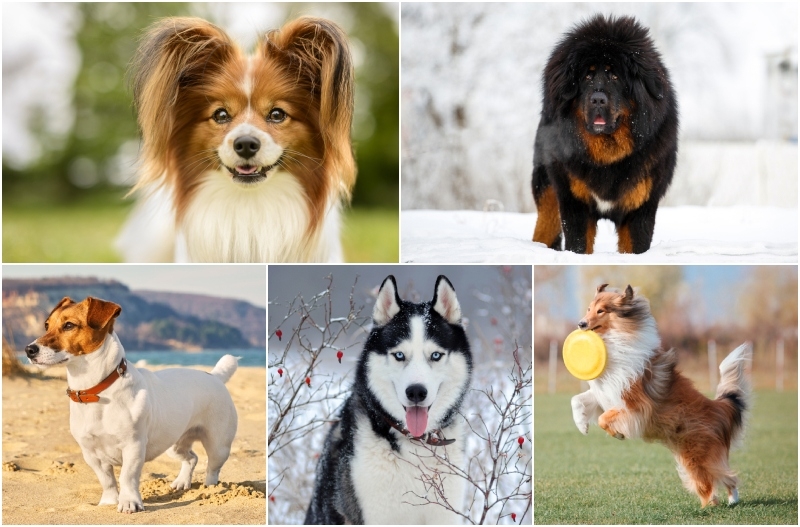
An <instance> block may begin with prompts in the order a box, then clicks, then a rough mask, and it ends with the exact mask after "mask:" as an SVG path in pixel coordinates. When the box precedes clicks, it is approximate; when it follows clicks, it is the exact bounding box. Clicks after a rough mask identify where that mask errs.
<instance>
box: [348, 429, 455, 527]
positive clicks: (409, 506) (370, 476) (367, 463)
mask: <svg viewBox="0 0 800 527" xmlns="http://www.w3.org/2000/svg"><path fill="white" fill-rule="evenodd" d="M358 426H359V432H358V433H357V434H356V437H355V448H354V451H355V455H354V457H353V460H352V466H351V476H352V481H353V485H354V487H355V490H356V495H357V497H358V502H359V506H360V508H361V512H362V515H363V520H364V523H365V524H417V525H421V524H441V525H446V524H453V523H457V522H458V518H457V516H455V515H454V514H453V513H451V512H449V511H447V510H446V509H445V508H444V507H442V506H441V505H436V504H428V505H420V504H422V503H426V499H423V498H421V497H420V496H422V497H427V499H428V500H430V501H432V502H435V501H436V496H435V494H434V492H433V491H432V490H430V488H429V487H428V488H426V486H425V485H423V483H422V481H421V480H422V478H423V470H424V471H425V472H424V473H425V474H426V475H427V476H432V475H433V469H434V468H439V469H440V470H441V471H442V473H445V474H446V473H448V472H450V471H451V470H452V469H449V468H447V466H446V465H443V464H441V462H438V461H436V460H435V459H434V458H433V457H432V456H431V452H430V450H428V448H426V446H423V445H420V444H419V443H417V442H416V441H410V440H408V439H405V438H401V439H400V444H401V447H400V452H397V451H394V450H392V449H391V448H390V446H389V443H388V442H387V441H386V440H385V439H383V438H380V437H378V436H376V435H375V434H374V433H373V432H372V430H371V429H370V427H369V424H368V423H367V422H366V420H364V421H363V422H360V423H359V425H358ZM460 432H461V430H460V425H453V426H451V427H449V428H448V429H447V430H446V431H445V436H446V437H448V438H450V437H458V438H459V439H457V441H456V442H455V443H453V444H452V445H449V446H447V447H435V448H436V449H437V450H436V452H437V454H439V455H444V453H445V449H446V453H447V456H448V458H449V459H450V461H451V463H453V464H454V465H455V466H459V467H461V466H462V465H463V458H464V455H463V448H464V444H463V439H462V438H463V434H461V433H460ZM423 464H424V465H426V468H421V466H422V465H423ZM442 485H443V486H444V491H445V495H446V496H447V498H448V501H449V502H450V504H451V505H452V506H453V507H454V508H456V509H460V508H461V507H462V501H463V493H464V485H463V480H462V479H461V478H460V477H457V476H454V475H449V476H446V477H445V478H444V482H443V483H442Z"/></svg>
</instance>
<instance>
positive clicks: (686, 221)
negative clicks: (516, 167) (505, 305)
mask: <svg viewBox="0 0 800 527" xmlns="http://www.w3.org/2000/svg"><path fill="white" fill-rule="evenodd" d="M535 223H536V214H535V213H529V214H525V213H512V212H481V211H436V210H404V211H403V212H402V215H401V231H400V239H401V246H400V255H401V261H402V262H413V263H502V264H511V263H539V264H546V263H592V264H596V263H637V264H638V263H668V264H682V263H726V262H727V263H740V264H750V263H797V209H794V208H791V209H787V208H778V207H755V206H741V205H740V206H734V207H661V208H659V210H658V215H657V217H656V229H655V233H654V234H653V244H652V246H651V247H650V250H649V251H647V252H646V253H644V254H640V255H633V254H618V253H617V236H616V232H615V231H614V225H613V224H612V223H611V222H609V221H601V222H600V223H599V224H598V226H597V239H596V241H595V253H594V254H592V255H581V254H575V253H570V252H565V251H554V250H551V249H548V248H547V247H545V246H544V245H542V244H539V243H533V242H532V241H531V237H532V235H533V226H534V225H535Z"/></svg>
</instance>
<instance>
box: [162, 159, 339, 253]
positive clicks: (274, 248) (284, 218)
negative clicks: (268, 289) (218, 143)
mask: <svg viewBox="0 0 800 527" xmlns="http://www.w3.org/2000/svg"><path fill="white" fill-rule="evenodd" d="M203 177H204V180H203V182H202V183H201V184H200V186H199V187H198V189H197V192H196V193H195V195H194V197H193V198H192V202H191V203H190V204H189V207H188V208H187V210H186V215H185V217H184V218H183V221H182V222H181V224H180V226H179V236H178V240H179V242H181V243H179V244H178V247H176V260H177V261H181V260H184V259H185V260H187V261H190V262H331V261H341V256H342V255H341V248H340V247H339V205H338V203H337V202H336V200H331V201H333V203H334V204H333V205H332V206H331V207H329V211H328V214H327V215H326V217H325V220H324V221H325V223H324V225H323V226H322V228H321V232H319V233H317V235H316V236H315V237H314V238H309V237H308V235H307V233H306V229H307V227H308V223H309V214H308V208H307V205H306V198H305V194H304V192H303V188H302V186H301V185H300V183H299V182H298V181H297V179H295V178H294V176H292V175H291V174H289V173H288V172H285V171H283V170H277V171H275V172H274V173H272V174H270V175H269V177H268V178H267V180H266V181H264V182H262V183H259V184H255V185H252V186H241V185H237V184H234V183H232V182H231V181H230V175H229V174H226V173H223V172H220V171H212V172H207V173H206V174H204V176H203Z"/></svg>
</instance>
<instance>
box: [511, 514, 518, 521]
mask: <svg viewBox="0 0 800 527" xmlns="http://www.w3.org/2000/svg"><path fill="white" fill-rule="evenodd" d="M511 521H514V522H515V521H517V513H516V512H512V513H511Z"/></svg>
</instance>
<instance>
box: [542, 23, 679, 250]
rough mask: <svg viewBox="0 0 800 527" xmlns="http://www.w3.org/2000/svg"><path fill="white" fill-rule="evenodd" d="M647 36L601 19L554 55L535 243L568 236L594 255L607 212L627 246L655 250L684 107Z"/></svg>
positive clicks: (556, 243) (576, 31) (546, 81)
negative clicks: (660, 205)
mask: <svg viewBox="0 0 800 527" xmlns="http://www.w3.org/2000/svg"><path fill="white" fill-rule="evenodd" d="M648 33H649V32H648V29H647V28H645V27H644V26H642V25H641V24H639V23H638V22H637V21H636V20H635V19H634V18H631V17H625V16H623V17H619V18H614V17H604V16H602V15H596V16H594V17H593V18H591V19H589V20H588V21H585V22H583V23H581V24H578V25H577V26H575V27H574V28H573V29H572V30H570V31H569V32H567V33H566V34H565V35H564V37H563V38H562V40H561V41H560V42H559V43H558V44H557V45H556V47H555V49H554V50H553V52H552V54H551V55H550V58H549V61H548V63H547V66H546V67H545V70H544V76H543V92H544V98H543V107H542V114H541V120H540V121H539V127H538V130H537V132H536V141H535V144H534V159H533V180H532V186H533V195H534V199H535V201H536V205H537V208H538V210H539V217H538V218H537V226H536V231H535V232H534V241H537V242H542V243H545V244H546V245H548V246H549V247H551V248H553V249H557V250H560V249H561V241H562V232H563V237H564V241H565V249H566V250H568V251H573V252H577V253H591V252H592V249H593V244H594V232H595V226H596V223H597V221H598V220H599V219H601V218H607V219H610V220H611V221H613V222H614V223H615V225H616V227H617V232H618V234H619V236H620V242H619V249H620V251H621V252H633V253H642V252H644V251H646V250H648V249H649V248H650V244H651V242H652V237H653V229H654V227H655V216H656V209H657V207H658V202H659V201H660V200H661V198H662V197H663V196H664V194H665V193H666V191H667V188H668V186H669V184H670V182H671V181H672V174H673V171H674V169H675V161H676V157H677V144H678V107H677V101H676V99H675V92H674V90H673V87H672V84H671V82H670V79H669V74H668V71H667V68H666V67H665V66H664V64H663V63H662V61H661V56H660V55H659V53H658V51H657V50H656V48H655V46H654V44H653V41H652V40H651V39H650V36H649V34H648ZM614 141H616V142H617V145H616V146H615V145H611V146H606V145H609V144H611V143H613V142H614ZM619 145H623V146H621V147H620V146H619ZM553 192H554V194H555V196H553V195H552V193H553ZM595 198H599V199H600V200H603V202H604V204H603V205H604V206H603V207H599V206H598V203H597V201H596V199H595ZM556 202H557V208H556V206H555V203H556ZM537 238H538V239H537Z"/></svg>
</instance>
